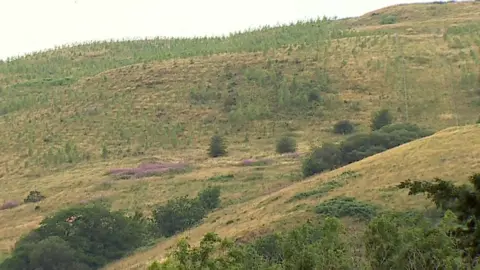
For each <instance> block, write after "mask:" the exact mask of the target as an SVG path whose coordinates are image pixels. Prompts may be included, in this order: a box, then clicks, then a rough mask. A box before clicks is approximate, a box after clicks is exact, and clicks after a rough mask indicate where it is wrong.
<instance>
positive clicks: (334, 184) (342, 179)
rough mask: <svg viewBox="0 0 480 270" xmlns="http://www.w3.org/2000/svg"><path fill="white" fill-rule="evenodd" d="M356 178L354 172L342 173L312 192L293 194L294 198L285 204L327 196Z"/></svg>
mask: <svg viewBox="0 0 480 270" xmlns="http://www.w3.org/2000/svg"><path fill="white" fill-rule="evenodd" d="M357 176H358V174H357V173H356V172H354V171H346V172H343V173H342V174H340V175H338V176H336V177H334V178H333V179H331V180H328V182H325V183H323V184H322V185H320V187H318V188H317V189H313V190H310V191H305V192H300V193H297V194H295V196H293V197H292V198H290V199H289V200H288V201H287V202H289V203H290V202H294V201H298V200H303V199H307V198H311V197H314V198H320V197H322V196H325V195H327V194H328V192H330V191H332V190H335V189H337V188H341V187H343V186H345V185H347V184H348V182H349V181H350V180H352V178H353V179H354V178H355V177H357Z"/></svg>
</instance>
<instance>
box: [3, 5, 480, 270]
mask: <svg viewBox="0 0 480 270" xmlns="http://www.w3.org/2000/svg"><path fill="white" fill-rule="evenodd" d="M479 12H480V4H479V3H478V2H477V3H449V4H422V5H420V4H418V5H401V6H395V7H389V8H386V9H383V10H379V11H375V12H372V13H369V14H365V15H364V16H361V17H358V18H350V19H345V20H338V21H330V20H315V21H310V22H302V23H298V24H295V25H288V26H283V27H277V28H262V29H259V30H257V31H253V32H246V33H237V34H234V35H231V36H229V37H226V38H209V39H202V38H198V39H171V40H162V39H157V40H141V41H140V40H139V41H122V42H102V43H100V42H99V43H91V44H84V45H79V46H74V47H65V48H58V49H56V50H53V51H46V52H41V53H36V54H32V55H29V56H26V57H23V58H19V59H14V60H12V61H8V62H3V63H0V95H1V99H0V115H1V117H0V128H1V129H2V133H1V134H0V136H1V137H0V150H1V154H0V163H1V164H2V166H1V167H0V177H1V178H0V181H1V183H2V189H0V200H1V201H2V202H3V201H9V200H16V201H22V200H23V198H25V196H26V195H27V194H28V192H29V191H30V190H39V191H41V192H42V193H43V194H45V195H46V196H47V199H46V200H44V201H42V202H41V203H40V204H39V205H40V207H41V208H40V210H34V207H33V206H32V205H21V206H19V207H17V208H14V209H8V210H3V211H0V253H1V252H5V253H8V251H9V250H10V248H11V247H12V246H13V244H14V243H15V241H16V240H18V238H19V237H20V236H21V235H22V234H25V233H27V232H29V231H30V230H31V229H33V228H35V227H36V226H37V225H38V223H39V222H40V221H41V220H42V219H43V218H44V217H45V216H46V215H48V214H51V213H53V212H55V211H56V210H58V209H60V208H62V207H65V206H67V205H70V204H74V203H78V202H82V201H86V200H91V199H97V198H103V199H105V200H108V201H110V202H111V203H112V207H113V208H115V209H127V210H130V211H133V210H141V211H145V212H147V211H148V210H150V209H152V208H153V207H154V206H155V205H156V204H158V203H162V202H165V201H167V200H168V199H170V198H173V197H177V196H181V195H186V194H190V195H194V194H195V193H196V192H197V191H198V190H199V189H201V188H202V187H204V186H206V185H208V184H218V185H220V186H221V187H222V192H223V193H222V200H223V206H222V209H220V210H218V211H216V212H214V213H212V214H210V215H209V217H208V219H207V220H206V221H205V223H204V224H203V225H201V226H200V227H198V228H195V229H193V230H191V231H189V232H186V234H188V235H190V237H191V238H192V239H193V240H195V241H196V240H199V239H200V237H201V236H202V235H203V234H204V233H205V232H207V231H210V230H215V231H216V232H218V233H219V234H221V235H222V236H231V237H249V235H250V234H254V233H255V232H261V231H262V230H268V229H269V227H271V226H270V225H272V224H277V225H278V224H284V223H285V224H288V223H289V222H293V221H295V220H302V219H303V218H307V217H308V216H309V215H311V212H309V211H307V210H308V209H310V206H312V205H313V204H315V203H318V202H319V201H320V200H323V199H326V198H330V197H331V196H334V195H339V194H344V195H348V196H355V197H358V198H359V199H362V200H367V201H373V202H376V203H379V204H382V205H386V206H387V207H392V208H399V209H405V208H408V207H422V204H421V203H420V201H421V200H420V199H419V200H420V201H415V200H411V198H410V199H408V200H407V198H406V194H403V193H402V194H400V193H399V194H397V193H395V196H393V194H394V193H393V191H391V190H389V189H388V187H389V186H390V185H394V184H396V183H397V182H399V181H402V180H405V179H406V178H422V179H424V178H432V177H437V176H438V177H452V178H454V180H464V179H466V176H467V175H470V174H471V173H472V171H473V170H474V169H475V166H477V167H478V165H479V163H480V161H479V159H478V156H479V152H478V151H480V150H477V149H480V147H478V146H480V141H479V139H480V136H478V133H479V131H480V128H479V127H478V125H477V126H475V125H474V123H475V122H476V121H477V119H478V117H479V112H480V56H479V55H480V49H479V46H480V35H479V33H480V18H479V17H478V16H477V14H478V13H479ZM380 108H389V109H390V110H391V111H392V112H393V113H394V115H395V118H396V121H397V122H404V121H408V122H411V123H416V124H418V125H420V126H422V127H426V128H430V129H433V130H436V131H440V130H443V129H445V128H448V129H447V130H443V131H441V132H439V133H437V134H435V135H433V136H432V137H428V138H424V139H422V140H419V141H415V142H413V143H410V144H408V145H404V146H401V147H398V148H396V149H393V150H391V151H388V152H385V153H382V154H379V155H376V156H373V157H370V158H367V159H365V160H362V161H360V162H357V163H354V164H351V165H349V166H346V167H345V168H342V169H340V170H336V171H333V172H329V173H325V174H322V175H320V176H318V177H313V178H312V179H309V180H307V181H302V182H298V180H299V179H300V178H301V175H300V162H301V159H298V158H291V157H283V156H279V155H276V154H275V141H276V139H277V138H278V137H279V136H280V135H282V134H285V133H288V134H291V135H292V136H295V137H296V139H297V140H298V143H299V152H301V153H305V152H307V151H309V150H310V149H311V148H312V146H315V145H320V144H321V143H323V142H337V141H340V140H342V139H344V138H343V136H340V135H334V134H333V133H332V131H331V129H332V125H333V124H334V123H335V122H336V121H338V120H342V119H349V120H351V121H353V122H355V123H357V124H358V130H359V131H366V130H368V125H369V121H370V116H371V114H372V112H374V111H377V110H378V109H380ZM454 126H457V127H454ZM215 132H219V133H221V134H222V135H224V136H225V137H226V138H227V140H228V145H229V155H228V157H224V158H220V159H215V160H212V159H209V158H208V157H207V155H206V149H207V147H208V141H209V139H210V136H211V135H213V134H214V133H215ZM465 142H468V143H465ZM475 146H477V147H475ZM472 149H473V150H472ZM475 151H476V152H475ZM248 158H269V159H271V160H272V162H271V164H268V165H264V166H241V165H239V163H240V162H241V161H242V160H244V159H248ZM151 160H156V161H161V162H169V161H182V162H188V163H189V164H191V165H192V166H191V167H192V168H191V169H190V170H189V171H187V172H183V173H177V174H168V175H164V176H156V177H149V178H145V179H140V180H122V181H120V180H114V179H112V178H111V177H110V176H107V175H105V173H106V172H107V170H108V169H112V168H119V167H125V166H137V165H138V164H139V163H141V162H145V161H151ZM345 171H352V172H354V174H352V175H354V177H353V178H352V179H347V180H346V181H347V183H348V184H345V185H343V186H341V187H336V188H335V189H333V190H330V191H329V192H327V194H328V195H327V196H322V197H321V198H319V197H318V196H306V197H305V198H304V199H301V200H291V201H289V200H290V199H291V197H293V196H295V195H296V194H297V193H301V192H305V191H307V190H311V189H312V187H314V186H315V187H317V186H318V185H320V184H321V183H323V182H326V181H329V180H331V179H334V178H336V177H338V175H340V174H341V173H342V172H345ZM350 181H351V182H350ZM299 197H301V196H299ZM286 201H289V202H288V203H286ZM294 223H295V222H294ZM176 239H177V238H176V237H175V238H172V239H169V240H168V241H164V242H162V243H160V244H158V245H157V246H156V247H155V248H153V249H151V250H148V251H143V252H139V253H138V254H136V255H134V256H132V257H129V258H126V259H125V260H122V261H120V262H118V263H117V264H113V265H112V266H111V267H110V268H109V269H129V268H131V269H135V268H138V269H144V266H145V264H146V263H147V262H148V261H149V260H152V259H154V258H161V257H162V255H164V254H165V251H166V248H167V247H168V246H169V245H171V244H172V243H174V241H176ZM142 267H143V268H142Z"/></svg>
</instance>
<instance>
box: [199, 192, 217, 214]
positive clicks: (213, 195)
mask: <svg viewBox="0 0 480 270" xmlns="http://www.w3.org/2000/svg"><path fill="white" fill-rule="evenodd" d="M198 199H199V200H200V202H201V203H202V205H203V207H204V208H205V209H207V210H213V209H215V208H218V207H219V206H220V188H219V187H212V186H209V187H207V188H206V189H204V190H202V191H201V192H200V193H198Z"/></svg>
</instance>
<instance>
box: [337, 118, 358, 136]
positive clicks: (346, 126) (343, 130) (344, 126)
mask: <svg viewBox="0 0 480 270" xmlns="http://www.w3.org/2000/svg"><path fill="white" fill-rule="evenodd" d="M354 130H355V126H354V124H353V123H352V122H350V121H349V120H342V121H338V122H337V123H335V125H333V132H334V133H336V134H342V135H345V134H350V133H353V131H354Z"/></svg>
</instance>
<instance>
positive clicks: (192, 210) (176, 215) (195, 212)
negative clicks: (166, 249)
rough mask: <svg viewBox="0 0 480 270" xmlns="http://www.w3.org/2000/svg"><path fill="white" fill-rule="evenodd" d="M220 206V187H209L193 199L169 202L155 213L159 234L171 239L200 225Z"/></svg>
mask: <svg viewBox="0 0 480 270" xmlns="http://www.w3.org/2000/svg"><path fill="white" fill-rule="evenodd" d="M219 205H220V188H218V187H208V188H206V189H205V190H203V191H200V192H199V193H198V196H197V197H196V198H193V199H192V198H188V197H187V196H184V197H180V198H176V199H173V200H169V201H168V202H167V203H166V204H165V205H161V206H159V207H157V209H155V210H154V211H153V220H154V223H155V226H156V228H157V233H158V234H160V235H163V236H167V237H169V236H172V235H174V234H176V233H179V232H182V231H185V230H187V229H189V228H191V227H193V226H195V225H197V224H198V223H200V221H201V220H202V219H203V218H204V217H205V216H206V215H207V214H208V212H209V211H211V210H213V209H215V208H217V207H218V206H219Z"/></svg>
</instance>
